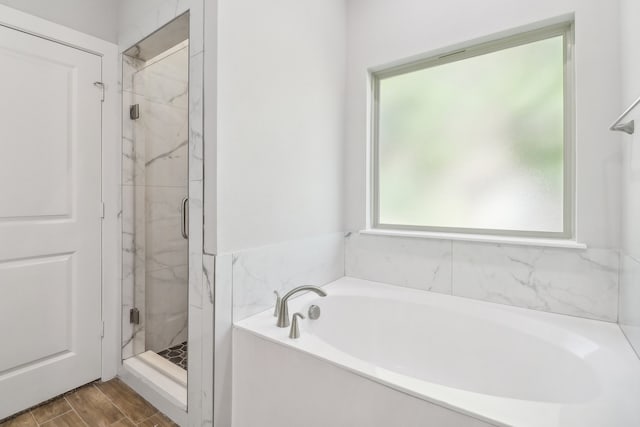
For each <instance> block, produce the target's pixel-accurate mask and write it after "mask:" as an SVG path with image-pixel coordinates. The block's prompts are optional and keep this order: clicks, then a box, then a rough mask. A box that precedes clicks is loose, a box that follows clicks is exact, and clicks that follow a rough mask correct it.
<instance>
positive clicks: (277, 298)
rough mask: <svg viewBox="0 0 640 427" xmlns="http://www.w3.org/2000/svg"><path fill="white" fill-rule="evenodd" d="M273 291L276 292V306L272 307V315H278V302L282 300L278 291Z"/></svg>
mask: <svg viewBox="0 0 640 427" xmlns="http://www.w3.org/2000/svg"><path fill="white" fill-rule="evenodd" d="M273 293H274V294H276V306H275V308H274V309H273V317H278V314H280V302H281V301H282V298H280V294H279V293H278V291H273Z"/></svg>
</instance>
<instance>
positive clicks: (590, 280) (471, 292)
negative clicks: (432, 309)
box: [345, 233, 619, 322]
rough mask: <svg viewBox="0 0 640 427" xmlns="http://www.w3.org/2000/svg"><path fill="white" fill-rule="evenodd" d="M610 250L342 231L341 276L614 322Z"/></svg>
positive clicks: (614, 255)
mask: <svg viewBox="0 0 640 427" xmlns="http://www.w3.org/2000/svg"><path fill="white" fill-rule="evenodd" d="M618 271H619V256H618V252H617V251H615V250H609V249H586V250H575V249H559V248H539V247H529V246H508V245H497V244H482V243H468V242H458V241H453V242H452V241H448V240H427V239H410V238H401V237H386V236H372V235H365V234H359V233H347V237H346V239H345V275H346V276H350V277H356V278H361V279H367V280H372V281H378V282H384V283H390V284H394V285H399V286H406V287H411V288H416V289H423V290H427V291H434V292H441V293H446V294H451V295H456V296H461V297H467V298H474V299H479V300H484V301H489V302H495V303H501V304H509V305H514V306H519V307H524V308H530V309H535V310H543V311H549V312H553V313H560V314H568V315H573V316H580V317H586V318H591V319H598V320H605V321H610V322H615V321H617V319H618Z"/></svg>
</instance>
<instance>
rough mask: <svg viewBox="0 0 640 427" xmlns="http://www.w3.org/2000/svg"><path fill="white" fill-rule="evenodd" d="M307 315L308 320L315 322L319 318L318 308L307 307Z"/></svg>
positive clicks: (313, 306)
mask: <svg viewBox="0 0 640 427" xmlns="http://www.w3.org/2000/svg"><path fill="white" fill-rule="evenodd" d="M307 314H308V315H309V319H311V320H316V319H317V318H319V317H320V307H318V306H317V305H315V304H314V305H312V306H311V307H309V311H308V312H307Z"/></svg>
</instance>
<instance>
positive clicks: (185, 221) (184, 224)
mask: <svg viewBox="0 0 640 427" xmlns="http://www.w3.org/2000/svg"><path fill="white" fill-rule="evenodd" d="M188 204H189V198H188V197H185V198H184V199H182V209H181V213H182V218H181V221H180V232H181V233H182V237H184V238H185V239H188V238H189V218H188V216H187V208H188Z"/></svg>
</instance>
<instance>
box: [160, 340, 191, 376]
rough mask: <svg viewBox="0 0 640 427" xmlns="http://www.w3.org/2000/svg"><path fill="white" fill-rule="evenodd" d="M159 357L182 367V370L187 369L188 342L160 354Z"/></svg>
mask: <svg viewBox="0 0 640 427" xmlns="http://www.w3.org/2000/svg"><path fill="white" fill-rule="evenodd" d="M158 356H162V357H164V358H165V359H167V360H168V361H169V362H171V363H173V364H175V365H178V366H180V367H181V368H182V369H185V370H186V369H187V342H186V341H185V342H183V343H182V344H178V345H174V346H173V347H169V348H168V349H166V350H162V351H161V352H158Z"/></svg>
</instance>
